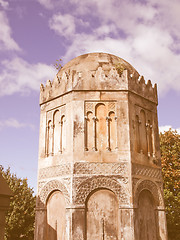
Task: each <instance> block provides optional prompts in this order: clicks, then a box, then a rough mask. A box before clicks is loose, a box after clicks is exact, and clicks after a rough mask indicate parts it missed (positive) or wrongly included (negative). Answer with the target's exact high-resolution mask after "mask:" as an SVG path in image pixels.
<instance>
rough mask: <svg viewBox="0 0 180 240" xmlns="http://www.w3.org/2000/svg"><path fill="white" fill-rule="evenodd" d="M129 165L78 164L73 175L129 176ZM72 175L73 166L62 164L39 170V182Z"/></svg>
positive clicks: (75, 165)
mask: <svg viewBox="0 0 180 240" xmlns="http://www.w3.org/2000/svg"><path fill="white" fill-rule="evenodd" d="M127 168H128V166H127V163H87V162H77V163H75V164H74V167H73V170H72V171H73V174H82V175H84V174H86V175H88V174H94V175H99V174H102V175H106V174H108V175H120V176H127V175H128V173H127ZM70 174H71V165H70V164H62V165H58V166H54V167H48V168H42V169H40V170H39V180H41V179H47V178H52V177H53V178H54V177H60V176H62V177H63V176H66V175H70Z"/></svg>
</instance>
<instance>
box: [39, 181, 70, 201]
mask: <svg viewBox="0 0 180 240" xmlns="http://www.w3.org/2000/svg"><path fill="white" fill-rule="evenodd" d="M55 190H59V191H61V192H62V193H63V195H64V197H65V200H66V204H69V202H70V196H69V192H68V191H67V189H66V187H65V186H64V184H62V183H61V182H60V181H58V180H52V181H49V182H47V183H46V184H45V186H44V187H43V188H42V190H41V192H40V194H39V198H40V202H41V203H43V204H44V205H45V204H46V201H47V198H48V196H49V195H50V193H51V192H53V191H55Z"/></svg>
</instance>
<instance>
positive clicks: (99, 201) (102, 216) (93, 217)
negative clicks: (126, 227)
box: [86, 189, 119, 240]
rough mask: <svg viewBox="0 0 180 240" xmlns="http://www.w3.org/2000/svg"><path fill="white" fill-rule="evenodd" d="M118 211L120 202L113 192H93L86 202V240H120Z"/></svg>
mask: <svg viewBox="0 0 180 240" xmlns="http://www.w3.org/2000/svg"><path fill="white" fill-rule="evenodd" d="M104 199H106V200H105V201H104ZM118 210H119V209H118V200H117V198H116V195H115V194H114V193H113V192H112V191H110V190H107V189H99V190H97V191H95V192H93V193H92V194H91V195H90V197H89V198H88V199H87V202H86V240H92V239H96V240H102V239H113V240H117V239H119V237H118V222H119V216H118Z"/></svg>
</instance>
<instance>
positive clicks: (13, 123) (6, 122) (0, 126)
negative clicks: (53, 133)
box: [0, 118, 34, 130]
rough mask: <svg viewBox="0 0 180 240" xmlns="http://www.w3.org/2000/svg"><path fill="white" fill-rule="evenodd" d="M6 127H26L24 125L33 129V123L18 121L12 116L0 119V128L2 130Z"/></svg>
mask: <svg viewBox="0 0 180 240" xmlns="http://www.w3.org/2000/svg"><path fill="white" fill-rule="evenodd" d="M6 127H12V128H26V127H30V128H31V129H34V125H33V124H29V123H20V122H19V121H18V120H17V119H14V118H9V119H6V120H4V121H2V120H1V121H0V130H2V129H3V128H6Z"/></svg>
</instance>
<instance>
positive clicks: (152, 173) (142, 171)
mask: <svg viewBox="0 0 180 240" xmlns="http://www.w3.org/2000/svg"><path fill="white" fill-rule="evenodd" d="M132 169H133V171H132V172H133V175H136V176H137V175H138V176H146V177H149V178H153V179H154V178H157V179H160V180H162V173H161V169H160V168H151V167H146V166H142V165H140V164H133V165H132Z"/></svg>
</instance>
